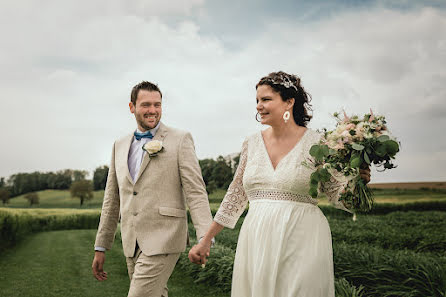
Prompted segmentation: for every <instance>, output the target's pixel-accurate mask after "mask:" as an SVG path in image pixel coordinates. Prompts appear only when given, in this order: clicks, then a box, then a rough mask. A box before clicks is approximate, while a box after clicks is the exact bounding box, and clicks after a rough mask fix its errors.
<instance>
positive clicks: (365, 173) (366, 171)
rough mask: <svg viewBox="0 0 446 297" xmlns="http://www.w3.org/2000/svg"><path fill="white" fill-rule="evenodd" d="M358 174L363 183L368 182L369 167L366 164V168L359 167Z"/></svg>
mask: <svg viewBox="0 0 446 297" xmlns="http://www.w3.org/2000/svg"><path fill="white" fill-rule="evenodd" d="M359 176H361V179H362V180H363V181H364V184H368V183H369V182H370V167H368V166H367V168H366V169H359Z"/></svg>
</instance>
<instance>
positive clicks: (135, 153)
mask: <svg viewBox="0 0 446 297" xmlns="http://www.w3.org/2000/svg"><path fill="white" fill-rule="evenodd" d="M159 126H160V123H158V125H156V127H155V128H153V129H151V130H149V131H150V133H152V135H153V136H154V137H155V134H156V131H158V128H159ZM136 131H137V132H138V133H144V132H141V131H140V130H139V129H136ZM149 141H152V139H150V138H141V139H140V140H137V139H136V137H135V136H133V141H132V145H131V146H130V150H129V157H128V161H127V162H128V166H129V171H130V175H131V176H132V179H133V182H135V180H136V177H137V176H138V173H139V168H141V163H142V160H143V158H144V155H145V154H146V152H145V151H144V150H143V149H142V147H143V146H144V144H146V143H147V142H149Z"/></svg>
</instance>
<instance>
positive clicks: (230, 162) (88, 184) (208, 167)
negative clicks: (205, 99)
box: [0, 155, 239, 205]
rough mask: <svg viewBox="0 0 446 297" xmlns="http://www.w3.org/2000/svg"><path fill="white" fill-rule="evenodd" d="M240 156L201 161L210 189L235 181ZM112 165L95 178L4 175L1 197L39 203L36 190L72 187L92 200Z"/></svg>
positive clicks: (62, 173)
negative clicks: (93, 193)
mask: <svg viewBox="0 0 446 297" xmlns="http://www.w3.org/2000/svg"><path fill="white" fill-rule="evenodd" d="M238 161H239V155H238V156H236V157H235V158H224V157H222V156H219V157H218V158H217V159H215V160H214V159H203V160H199V164H200V168H201V172H202V174H203V180H204V182H205V183H206V190H207V192H208V193H212V192H213V191H215V190H217V189H225V190H226V189H227V188H228V186H229V184H230V183H231V181H232V178H233V175H234V172H235V169H236V168H237V166H238ZM108 169H109V168H108V166H105V165H104V166H100V167H98V168H96V169H95V170H94V172H93V179H92V180H91V181H90V180H87V175H88V172H87V171H85V170H72V169H65V170H59V171H57V172H39V171H36V172H32V173H16V174H13V175H11V176H10V177H9V178H8V179H7V180H5V178H3V177H2V178H0V200H1V201H3V204H5V203H7V202H8V200H9V199H10V198H13V197H16V196H20V195H24V194H26V195H25V198H26V199H27V200H28V201H29V202H30V205H33V204H38V203H39V198H38V196H36V195H35V194H34V192H37V191H42V190H49V189H51V190H70V192H71V194H72V196H73V197H77V198H79V199H80V201H81V205H82V204H83V202H84V200H88V199H92V197H93V195H92V193H90V194H88V192H92V191H98V190H103V189H105V185H106V183H107V175H108Z"/></svg>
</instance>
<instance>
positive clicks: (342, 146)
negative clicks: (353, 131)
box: [333, 141, 344, 150]
mask: <svg viewBox="0 0 446 297" xmlns="http://www.w3.org/2000/svg"><path fill="white" fill-rule="evenodd" d="M333 148H334V149H335V150H342V149H344V143H343V142H342V141H339V142H338V143H337V144H336V145H335V146H334V147H333Z"/></svg>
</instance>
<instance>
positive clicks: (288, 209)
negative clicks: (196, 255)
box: [231, 199, 335, 297]
mask: <svg viewBox="0 0 446 297" xmlns="http://www.w3.org/2000/svg"><path fill="white" fill-rule="evenodd" d="M231 292H232V293H231V296H232V297H334V296H335V295H334V270H333V252H332V241H331V232H330V227H329V225H328V222H327V219H326V218H325V216H324V214H323V213H322V211H321V210H320V209H319V207H317V206H316V205H313V204H310V203H303V202H294V201H285V200H270V199H258V200H254V201H250V206H249V211H248V214H247V215H246V218H245V220H244V222H243V225H242V227H241V229H240V234H239V239H238V243H237V251H236V255H235V261H234V270H233V276H232V290H231Z"/></svg>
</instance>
